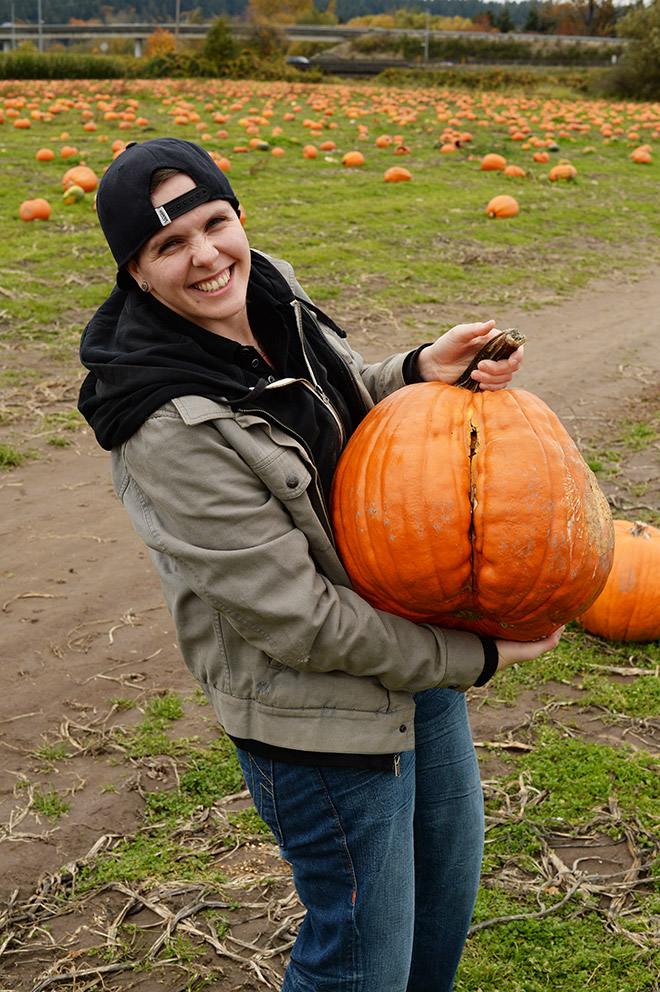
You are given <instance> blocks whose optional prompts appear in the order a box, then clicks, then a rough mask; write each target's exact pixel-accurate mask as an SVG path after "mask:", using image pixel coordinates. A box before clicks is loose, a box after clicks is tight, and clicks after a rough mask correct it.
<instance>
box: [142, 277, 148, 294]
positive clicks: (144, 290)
mask: <svg viewBox="0 0 660 992" xmlns="http://www.w3.org/2000/svg"><path fill="white" fill-rule="evenodd" d="M140 289H141V290H142V292H143V293H148V292H149V283H148V282H147V281H146V279H143V280H142V282H141V283H140Z"/></svg>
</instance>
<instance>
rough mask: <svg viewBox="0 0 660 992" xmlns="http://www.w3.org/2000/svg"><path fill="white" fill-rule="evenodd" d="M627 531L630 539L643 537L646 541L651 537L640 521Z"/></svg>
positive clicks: (645, 526)
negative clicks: (630, 536)
mask: <svg viewBox="0 0 660 992" xmlns="http://www.w3.org/2000/svg"><path fill="white" fill-rule="evenodd" d="M628 529H629V531H630V534H631V535H632V537H645V538H647V539H649V538H650V537H651V535H650V534H649V529H648V527H647V525H646V524H645V523H644V522H643V521H642V520H636V521H635V522H634V524H633V525H632V527H629V528H628Z"/></svg>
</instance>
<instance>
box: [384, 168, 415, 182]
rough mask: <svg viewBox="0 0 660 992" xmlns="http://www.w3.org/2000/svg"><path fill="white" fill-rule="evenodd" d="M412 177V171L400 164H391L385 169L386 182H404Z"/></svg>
mask: <svg viewBox="0 0 660 992" xmlns="http://www.w3.org/2000/svg"><path fill="white" fill-rule="evenodd" d="M410 179H412V173H410V172H409V170H408V169H404V168H403V166H401V165H393V166H392V167H391V168H389V169H386V170H385V182H386V183H405V182H408V181H409V180H410Z"/></svg>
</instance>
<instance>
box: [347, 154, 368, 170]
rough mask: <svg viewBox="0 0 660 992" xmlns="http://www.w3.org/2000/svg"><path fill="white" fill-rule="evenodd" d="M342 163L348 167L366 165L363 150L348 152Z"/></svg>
mask: <svg viewBox="0 0 660 992" xmlns="http://www.w3.org/2000/svg"><path fill="white" fill-rule="evenodd" d="M341 164H342V165H345V166H347V167H348V168H353V167H354V166H357V165H364V155H363V154H362V152H346V154H345V155H344V157H343V158H342V160H341Z"/></svg>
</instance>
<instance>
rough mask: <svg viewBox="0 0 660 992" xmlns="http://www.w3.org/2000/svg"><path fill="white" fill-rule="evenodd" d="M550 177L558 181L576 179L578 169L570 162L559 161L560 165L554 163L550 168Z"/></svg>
mask: <svg viewBox="0 0 660 992" xmlns="http://www.w3.org/2000/svg"><path fill="white" fill-rule="evenodd" d="M549 175H550V179H551V180H552V181H553V182H556V181H557V180H558V179H566V180H568V181H570V180H571V179H575V177H576V176H577V169H576V168H575V166H574V165H571V163H570V162H559V164H558V165H553V167H552V168H551V169H550V173H549Z"/></svg>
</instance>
